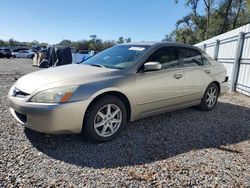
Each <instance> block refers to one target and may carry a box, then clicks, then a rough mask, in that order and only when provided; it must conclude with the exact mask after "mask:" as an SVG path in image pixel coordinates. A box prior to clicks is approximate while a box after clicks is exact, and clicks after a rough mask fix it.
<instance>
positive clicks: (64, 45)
mask: <svg viewBox="0 0 250 188" xmlns="http://www.w3.org/2000/svg"><path fill="white" fill-rule="evenodd" d="M71 44H72V42H71V40H67V39H66V40H62V41H61V42H60V43H59V45H60V46H63V47H71Z"/></svg>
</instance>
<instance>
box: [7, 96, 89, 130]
mask: <svg viewBox="0 0 250 188" xmlns="http://www.w3.org/2000/svg"><path fill="white" fill-rule="evenodd" d="M8 103H9V107H10V112H11V114H12V115H13V117H14V118H15V119H16V120H17V121H18V122H19V123H21V124H23V125H24V126H25V127H27V128H29V129H32V130H35V131H38V132H42V133H48V134H64V133H80V132H81V131H82V125H83V118H84V114H85V112H86V109H87V107H88V105H89V104H90V100H84V101H77V102H70V103H64V104H40V103H31V102H26V100H25V99H24V98H18V97H13V96H11V95H10V93H9V95H8Z"/></svg>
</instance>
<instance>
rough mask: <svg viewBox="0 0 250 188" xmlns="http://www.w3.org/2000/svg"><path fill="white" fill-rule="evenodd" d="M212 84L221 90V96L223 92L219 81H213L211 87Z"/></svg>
mask: <svg viewBox="0 0 250 188" xmlns="http://www.w3.org/2000/svg"><path fill="white" fill-rule="evenodd" d="M211 84H216V86H217V87H218V89H219V94H220V92H221V87H220V83H219V82H218V81H213V82H212V83H210V84H209V85H211Z"/></svg>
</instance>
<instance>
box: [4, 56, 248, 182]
mask: <svg viewBox="0 0 250 188" xmlns="http://www.w3.org/2000/svg"><path fill="white" fill-rule="evenodd" d="M31 64H32V62H31V60H22V59H17V60H15V59H10V60H7V59H0V95H1V104H0V110H1V114H0V122H1V125H0V187H34V186H35V187H37V186H40V187H57V186H61V187H70V186H71V187H83V186H86V187H134V186H135V187H155V186H158V187H167V186H169V187H194V186H197V187H250V98H249V97H246V96H243V95H240V94H237V93H228V94H227V95H226V96H224V97H222V98H220V102H219V104H218V106H217V108H216V109H215V110H213V111H212V112H202V111H199V110H197V109H195V108H189V109H185V110H181V111H177V112H173V113H171V114H163V115H158V116H154V117H151V118H147V119H144V120H140V121H136V122H133V123H130V124H128V125H127V127H126V129H125V130H124V131H123V132H122V133H121V134H120V135H119V137H118V138H117V139H115V140H113V141H111V142H109V143H106V144H95V143H90V142H89V141H87V140H86V139H84V138H82V136H81V135H60V136H50V137H49V136H45V135H44V134H39V133H36V132H33V131H30V130H27V129H24V127H22V126H21V125H20V124H19V123H17V122H16V121H15V120H14V119H13V118H12V117H11V115H10V113H9V112H8V108H7V102H6V95H7V92H8V90H9V88H10V87H11V85H12V84H13V83H14V81H15V79H14V78H15V77H20V76H21V75H23V74H26V73H29V72H32V71H35V70H37V68H34V67H32V66H31Z"/></svg>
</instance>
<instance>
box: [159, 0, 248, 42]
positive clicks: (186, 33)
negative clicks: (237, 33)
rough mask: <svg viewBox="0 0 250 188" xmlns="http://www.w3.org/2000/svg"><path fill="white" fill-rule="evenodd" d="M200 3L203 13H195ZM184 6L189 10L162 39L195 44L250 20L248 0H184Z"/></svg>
mask: <svg viewBox="0 0 250 188" xmlns="http://www.w3.org/2000/svg"><path fill="white" fill-rule="evenodd" d="M176 2H177V3H178V1H176ZM201 3H202V7H204V11H203V12H205V14H199V13H197V7H198V6H200V5H199V4H201ZM186 6H188V7H190V8H191V12H190V13H189V14H188V15H186V16H184V17H183V18H182V19H180V20H178V21H177V22H176V29H175V30H174V31H173V32H171V33H170V34H168V35H166V37H165V38H164V39H163V40H175V41H177V42H181V43H188V44H195V43H198V42H201V41H204V40H206V39H208V38H212V37H214V36H216V35H219V34H222V33H224V32H227V31H230V30H232V29H235V28H237V27H240V26H242V25H245V24H247V23H249V22H250V0H220V1H219V0H186Z"/></svg>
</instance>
